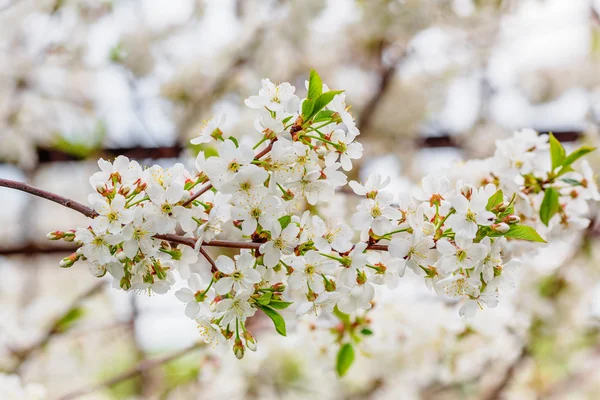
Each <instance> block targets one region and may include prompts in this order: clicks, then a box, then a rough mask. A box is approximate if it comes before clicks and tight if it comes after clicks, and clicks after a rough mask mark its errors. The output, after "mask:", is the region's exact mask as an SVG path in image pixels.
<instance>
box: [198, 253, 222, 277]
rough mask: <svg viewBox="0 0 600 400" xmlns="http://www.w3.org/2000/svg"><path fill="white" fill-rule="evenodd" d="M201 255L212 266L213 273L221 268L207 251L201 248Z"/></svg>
mask: <svg viewBox="0 0 600 400" xmlns="http://www.w3.org/2000/svg"><path fill="white" fill-rule="evenodd" d="M200 253H201V254H202V255H203V256H204V258H206V261H208V263H209V264H210V266H211V272H213V273H214V272H217V271H218V269H219V268H218V267H217V264H215V261H214V260H213V259H212V257H211V256H210V255H209V254H208V253H207V252H206V250H204V249H203V248H202V247H200Z"/></svg>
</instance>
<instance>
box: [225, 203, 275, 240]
mask: <svg viewBox="0 0 600 400" xmlns="http://www.w3.org/2000/svg"><path fill="white" fill-rule="evenodd" d="M280 214H281V212H280V210H279V200H278V199H277V198H276V197H274V196H265V197H263V198H255V197H242V198H239V199H238V203H237V204H236V205H235V206H234V207H233V208H232V209H231V217H232V218H233V219H236V220H241V221H243V222H242V233H243V234H244V235H251V234H252V233H254V231H256V228H257V226H258V224H260V226H262V227H263V228H266V227H269V226H271V225H273V223H274V222H276V221H277V218H279V215H280Z"/></svg>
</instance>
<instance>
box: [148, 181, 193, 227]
mask: <svg viewBox="0 0 600 400" xmlns="http://www.w3.org/2000/svg"><path fill="white" fill-rule="evenodd" d="M146 193H148V196H149V197H150V200H151V201H152V206H153V207H152V212H150V213H149V214H148V219H149V220H150V222H152V223H153V224H154V228H155V230H156V233H171V232H173V231H174V230H175V227H176V226H177V219H176V217H175V214H174V211H175V207H176V205H177V203H179V202H180V201H182V199H183V198H184V194H185V193H187V192H185V190H184V189H183V185H182V184H180V183H179V182H177V181H175V182H171V184H170V185H168V186H167V187H166V188H165V187H163V186H162V185H157V184H151V185H149V186H148V188H147V189H146Z"/></svg>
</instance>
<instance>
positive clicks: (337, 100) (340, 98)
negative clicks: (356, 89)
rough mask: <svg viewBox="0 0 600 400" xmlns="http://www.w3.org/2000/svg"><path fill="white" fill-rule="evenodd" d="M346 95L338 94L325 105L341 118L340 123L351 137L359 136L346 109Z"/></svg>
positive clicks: (352, 118)
mask: <svg viewBox="0 0 600 400" xmlns="http://www.w3.org/2000/svg"><path fill="white" fill-rule="evenodd" d="M345 101H346V94H345V93H340V94H337V95H335V96H334V97H333V100H331V102H330V103H329V104H328V105H327V108H329V109H330V110H333V111H335V112H337V113H338V114H339V115H340V117H341V118H342V122H343V123H344V125H346V129H348V133H349V134H350V135H352V136H354V137H355V136H358V135H359V134H360V132H359V130H358V128H356V123H355V122H354V117H352V114H350V113H349V112H348V110H347V107H346V103H345Z"/></svg>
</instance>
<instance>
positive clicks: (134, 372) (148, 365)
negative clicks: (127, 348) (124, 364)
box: [58, 343, 204, 400]
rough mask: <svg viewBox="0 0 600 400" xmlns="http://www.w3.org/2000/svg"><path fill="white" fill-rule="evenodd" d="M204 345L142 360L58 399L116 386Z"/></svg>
mask: <svg viewBox="0 0 600 400" xmlns="http://www.w3.org/2000/svg"><path fill="white" fill-rule="evenodd" d="M203 346H204V343H195V344H193V345H191V346H188V347H186V348H185V349H181V350H178V351H176V352H174V353H171V354H168V355H166V356H164V357H161V358H156V359H151V360H143V361H140V362H139V363H138V364H136V365H135V366H134V367H133V368H131V369H130V370H128V371H126V372H124V373H122V374H120V375H117V376H114V377H112V378H109V379H107V380H105V381H102V382H100V383H97V384H95V385H91V386H87V387H84V388H81V389H79V390H76V391H74V392H71V393H67V394H65V395H63V396H61V397H59V398H58V400H70V399H75V398H77V397H80V396H84V395H86V394H89V393H92V392H95V391H97V390H100V389H104V388H107V387H111V386H114V385H116V384H118V383H121V382H123V381H126V380H128V379H131V378H134V377H136V376H138V375H139V374H142V373H145V372H148V371H150V370H152V369H154V368H156V367H160V366H161V365H164V364H167V363H169V362H170V361H173V360H176V359H177V358H179V357H182V356H184V355H186V354H187V353H189V352H190V351H194V350H197V349H199V348H201V347H203Z"/></svg>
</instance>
